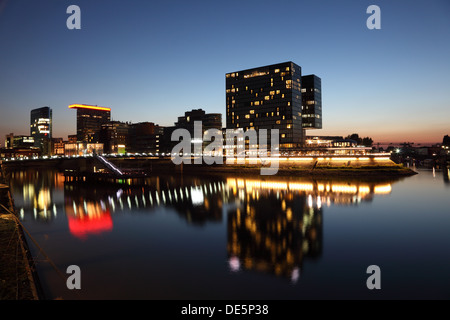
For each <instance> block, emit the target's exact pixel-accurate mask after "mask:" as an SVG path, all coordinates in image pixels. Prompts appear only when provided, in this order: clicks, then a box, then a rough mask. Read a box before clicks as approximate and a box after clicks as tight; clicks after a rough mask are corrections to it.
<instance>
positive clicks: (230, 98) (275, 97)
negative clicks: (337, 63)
mask: <svg viewBox="0 0 450 320" xmlns="http://www.w3.org/2000/svg"><path fill="white" fill-rule="evenodd" d="M303 80H304V81H305V82H306V83H307V84H308V87H305V89H311V88H312V89H316V88H317V90H313V91H314V92H316V93H317V96H316V95H314V96H313V97H312V98H311V97H309V96H308V97H309V98H308V100H306V104H307V105H308V101H311V100H312V101H314V108H313V107H310V105H308V109H307V110H308V112H309V113H308V114H313V115H314V117H311V116H308V118H314V119H320V126H319V121H317V122H316V121H314V122H310V121H306V122H305V125H304V124H303V119H304V118H303V117H302V113H303V109H305V108H304V106H303V99H302V90H301V89H302V81H303ZM320 90H321V88H320V78H319V77H317V76H314V75H312V76H306V77H304V78H303V77H302V70H301V67H300V66H298V65H297V64H295V63H293V62H284V63H279V64H274V65H268V66H263V67H259V68H253V69H247V70H242V71H236V72H231V73H227V74H226V119H227V120H226V126H227V129H243V130H244V131H247V130H250V129H254V130H256V131H257V132H258V131H259V130H260V129H267V130H268V139H269V141H268V142H269V143H270V130H271V129H278V130H279V143H280V149H281V150H292V149H296V148H300V147H302V146H303V145H304V137H305V132H304V129H307V128H308V129H311V128H319V127H321V110H322V105H321V92H320ZM307 92H308V93H309V91H307V90H305V92H304V93H305V94H306V93H307ZM305 98H307V97H306V96H305ZM311 105H312V104H311ZM316 105H317V109H316V108H315V106H316ZM305 110H306V109H305ZM319 111H320V115H319V117H316V116H315V115H316V114H315V112H319ZM311 124H312V125H311Z"/></svg>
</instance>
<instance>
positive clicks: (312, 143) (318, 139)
mask: <svg viewBox="0 0 450 320" xmlns="http://www.w3.org/2000/svg"><path fill="white" fill-rule="evenodd" d="M342 139H344V138H343V137H342V136H306V140H305V147H308V148H324V147H332V146H333V142H334V141H338V140H342Z"/></svg>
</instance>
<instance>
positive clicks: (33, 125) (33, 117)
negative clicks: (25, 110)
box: [30, 107, 52, 150]
mask: <svg viewBox="0 0 450 320" xmlns="http://www.w3.org/2000/svg"><path fill="white" fill-rule="evenodd" d="M30 136H32V137H33V138H34V146H35V147H37V148H40V149H41V150H42V149H44V147H45V144H46V143H48V141H51V138H52V109H50V108H49V107H43V108H39V109H34V110H31V113H30Z"/></svg>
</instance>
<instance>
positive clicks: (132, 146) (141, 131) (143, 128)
mask: <svg viewBox="0 0 450 320" xmlns="http://www.w3.org/2000/svg"><path fill="white" fill-rule="evenodd" d="M163 134H164V127H161V126H159V125H158V124H154V123H153V122H140V123H133V124H131V125H130V128H129V144H128V149H127V151H128V152H131V153H147V154H149V153H151V154H156V153H160V152H162V148H161V147H162V143H163ZM166 152H168V151H166Z"/></svg>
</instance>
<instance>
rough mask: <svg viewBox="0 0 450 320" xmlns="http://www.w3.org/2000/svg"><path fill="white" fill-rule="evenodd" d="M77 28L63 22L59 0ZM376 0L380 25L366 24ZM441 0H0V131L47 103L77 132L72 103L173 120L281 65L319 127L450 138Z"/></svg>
mask: <svg viewBox="0 0 450 320" xmlns="http://www.w3.org/2000/svg"><path fill="white" fill-rule="evenodd" d="M72 4H75V5H78V6H79V7H80V9H81V29H79V30H77V29H73V30H69V29H68V28H67V26H66V21H67V19H68V18H69V17H70V14H68V13H66V10H67V7H68V6H69V5H72ZM372 4H374V5H378V6H379V8H380V12H381V15H380V17H381V29H379V30H377V29H373V30H370V29H368V28H367V26H366V21H367V19H368V18H369V17H370V14H368V13H367V12H366V10H367V8H368V6H370V5H372ZM449 15H450V1H447V0H429V1H414V0H412V1H411V0H389V1H384V0H370V1H366V0H353V1H349V0H341V1H336V0H329V1H326V0H321V1H300V0H296V1H285V0H277V1H265V0H259V1H244V0H241V1H234V0H227V1H222V0H217V1H191V0H184V1H153V0H152V1H149V0H142V1H141V0H129V1H124V0H123V1H118V0H70V1H65V0H40V1H32V0H27V1H26V0H14V1H13V0H0V141H1V144H2V145H4V140H5V139H4V137H5V135H6V134H8V133H10V132H13V133H14V134H16V135H26V134H29V125H30V124H29V122H30V119H29V118H30V111H31V110H32V109H35V108H40V107H43V106H49V107H51V108H52V110H53V136H54V137H63V138H67V135H69V134H75V133H76V117H75V113H76V112H75V110H69V109H68V106H69V105H71V104H75V103H83V104H92V105H99V106H105V107H109V108H111V109H112V111H111V116H112V118H113V120H119V121H129V122H142V121H150V122H154V123H157V124H160V125H163V126H164V125H173V123H174V122H175V121H176V120H177V117H179V116H182V115H183V114H184V112H185V111H188V110H191V109H197V108H202V109H204V110H205V111H206V112H208V113H222V115H223V122H224V124H225V74H226V73H228V72H233V71H239V70H243V69H249V68H254V67H258V66H264V65H269V64H275V63H280V62H285V61H292V62H294V63H296V64H298V65H300V66H301V67H302V73H303V74H305V75H306V74H316V75H317V76H319V77H320V78H321V79H322V107H323V111H322V112H323V114H322V116H323V129H321V130H314V131H313V130H308V131H307V134H308V135H340V136H346V135H348V134H351V133H358V134H359V135H360V136H363V137H365V136H369V137H372V138H373V140H374V141H375V142H381V143H384V142H406V141H408V142H415V143H439V142H442V138H443V136H444V135H446V134H450V121H449V120H450V88H449V86H450V41H449V39H450V19H449Z"/></svg>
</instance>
